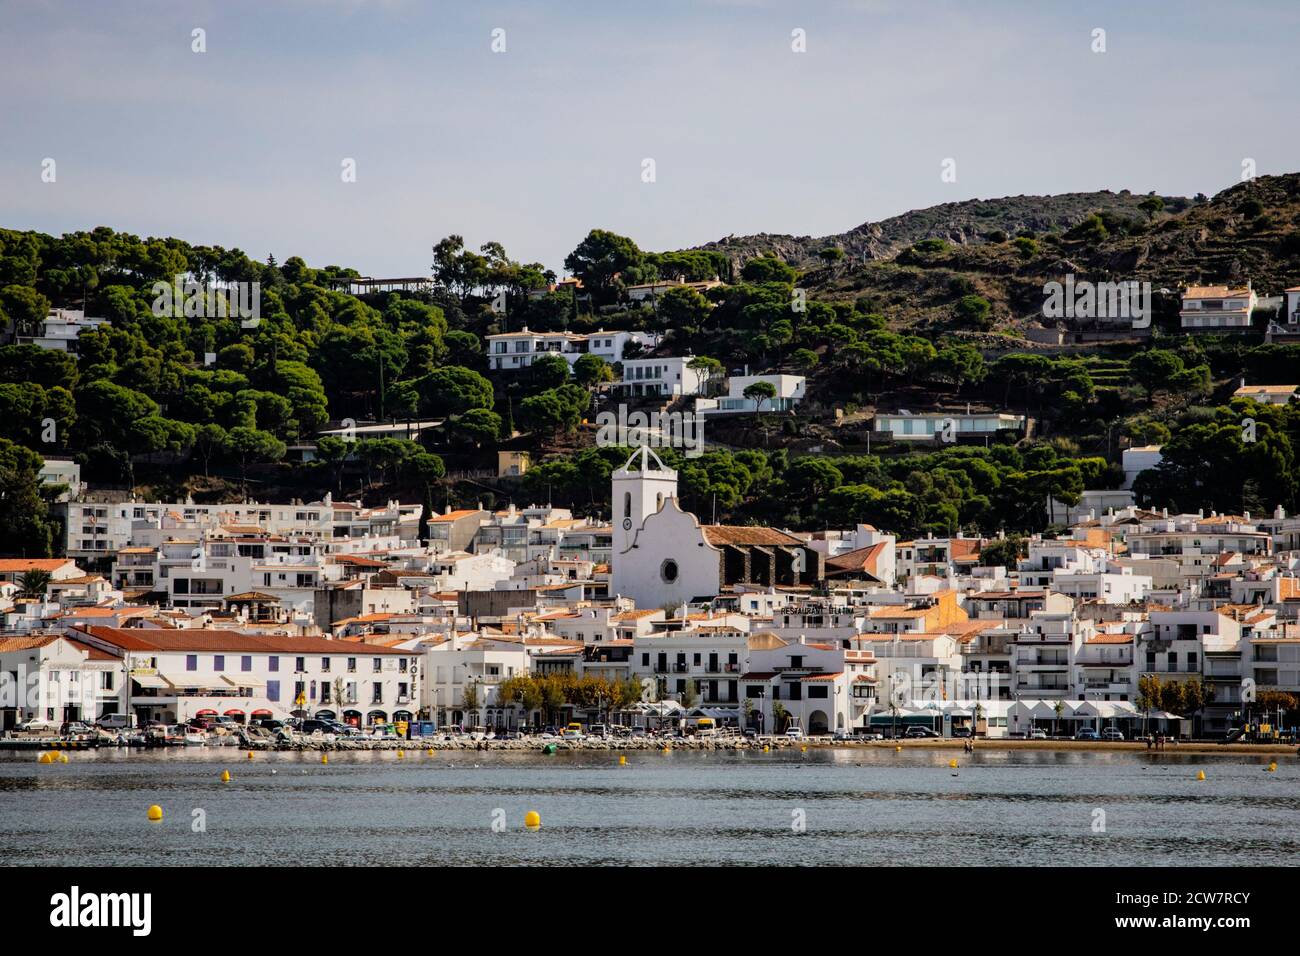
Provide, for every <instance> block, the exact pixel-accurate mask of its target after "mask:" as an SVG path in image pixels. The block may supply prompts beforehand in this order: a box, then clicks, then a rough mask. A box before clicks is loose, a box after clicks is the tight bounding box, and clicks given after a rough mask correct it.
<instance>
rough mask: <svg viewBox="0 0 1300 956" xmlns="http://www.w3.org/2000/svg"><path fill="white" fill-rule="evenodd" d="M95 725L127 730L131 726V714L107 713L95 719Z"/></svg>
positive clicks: (104, 728)
mask: <svg viewBox="0 0 1300 956" xmlns="http://www.w3.org/2000/svg"><path fill="white" fill-rule="evenodd" d="M95 726H96V727H98V728H100V729H101V730H125V729H126V728H127V727H130V726H131V717H130V715H129V714H105V715H104V716H103V717H100V718H99V720H97V721H95Z"/></svg>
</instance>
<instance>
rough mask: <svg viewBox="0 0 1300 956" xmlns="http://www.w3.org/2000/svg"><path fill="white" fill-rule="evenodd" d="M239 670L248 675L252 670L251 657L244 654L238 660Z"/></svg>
mask: <svg viewBox="0 0 1300 956" xmlns="http://www.w3.org/2000/svg"><path fill="white" fill-rule="evenodd" d="M239 669H240V670H241V671H243V672H244V673H248V672H249V671H251V670H252V669H253V658H252V656H251V655H249V654H245V655H244V656H243V657H241V658H240V659H239Z"/></svg>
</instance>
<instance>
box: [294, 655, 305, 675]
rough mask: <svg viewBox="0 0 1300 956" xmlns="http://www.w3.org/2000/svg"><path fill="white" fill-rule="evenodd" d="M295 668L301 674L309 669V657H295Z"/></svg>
mask: <svg viewBox="0 0 1300 956" xmlns="http://www.w3.org/2000/svg"><path fill="white" fill-rule="evenodd" d="M293 669H294V670H295V671H297V672H298V673H299V674H301V673H302V672H303V671H305V670H306V669H307V658H305V657H295V658H294V661H293Z"/></svg>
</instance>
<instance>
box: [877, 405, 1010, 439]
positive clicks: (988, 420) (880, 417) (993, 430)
mask: <svg viewBox="0 0 1300 956" xmlns="http://www.w3.org/2000/svg"><path fill="white" fill-rule="evenodd" d="M1028 421H1029V420H1028V419H1027V418H1026V417H1025V416H1024V415H1012V414H1010V413H1008V412H982V413H981V412H977V413H970V412H967V413H960V412H925V413H920V414H913V413H912V412H908V411H899V412H893V413H879V414H877V415H876V418H875V424H874V425H873V428H874V429H875V430H876V431H878V432H888V433H889V434H890V435H891V436H892V437H893V438H894V439H896V440H899V441H935V440H946V441H957V440H959V439H961V438H991V437H993V436H994V435H996V434H997V433H998V432H999V431H1002V430H1004V429H1009V430H1011V431H1018V432H1019V431H1024V430H1025V428H1026V426H1027V423H1028ZM949 436H951V437H949Z"/></svg>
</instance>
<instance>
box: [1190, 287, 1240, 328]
mask: <svg viewBox="0 0 1300 956" xmlns="http://www.w3.org/2000/svg"><path fill="white" fill-rule="evenodd" d="M1258 304H1259V299H1258V297H1257V296H1256V295H1255V290H1254V289H1252V288H1251V285H1250V283H1249V282H1247V283H1246V285H1245V287H1244V288H1242V287H1238V288H1232V287H1229V286H1225V285H1206V286H1189V287H1188V288H1187V290H1186V291H1184V292H1183V307H1182V309H1181V310H1180V311H1179V313H1178V318H1179V323H1180V324H1181V326H1182V329H1183V331H1184V332H1201V331H1207V330H1215V331H1220V332H1223V331H1227V332H1232V331H1243V330H1245V329H1249V328H1250V317H1251V313H1252V312H1254V311H1255V307H1256V305H1258Z"/></svg>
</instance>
